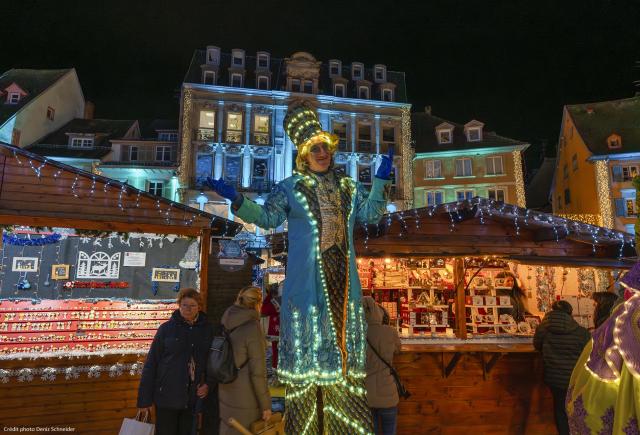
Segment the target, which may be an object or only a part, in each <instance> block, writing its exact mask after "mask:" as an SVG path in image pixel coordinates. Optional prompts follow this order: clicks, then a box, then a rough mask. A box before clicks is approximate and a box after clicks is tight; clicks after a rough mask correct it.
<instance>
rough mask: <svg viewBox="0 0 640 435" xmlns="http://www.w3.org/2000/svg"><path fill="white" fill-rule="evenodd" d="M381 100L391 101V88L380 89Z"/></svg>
mask: <svg viewBox="0 0 640 435" xmlns="http://www.w3.org/2000/svg"><path fill="white" fill-rule="evenodd" d="M382 101H393V90H392V89H383V90H382Z"/></svg>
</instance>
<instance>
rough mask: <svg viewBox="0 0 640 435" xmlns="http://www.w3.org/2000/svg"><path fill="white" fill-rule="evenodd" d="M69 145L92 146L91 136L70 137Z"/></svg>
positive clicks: (73, 146)
mask: <svg viewBox="0 0 640 435" xmlns="http://www.w3.org/2000/svg"><path fill="white" fill-rule="evenodd" d="M71 147H72V148H92V147H93V138H92V137H84V138H83V137H73V138H71Z"/></svg>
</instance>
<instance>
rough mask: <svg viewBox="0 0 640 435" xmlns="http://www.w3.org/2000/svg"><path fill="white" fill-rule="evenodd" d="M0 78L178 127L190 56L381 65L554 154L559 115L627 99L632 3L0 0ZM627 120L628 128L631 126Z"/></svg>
mask: <svg viewBox="0 0 640 435" xmlns="http://www.w3.org/2000/svg"><path fill="white" fill-rule="evenodd" d="M2 6H3V7H2V8H1V9H0V17H1V19H2V25H1V26H0V36H1V39H0V41H2V43H1V47H2V51H3V56H2V58H1V60H0V69H2V71H5V70H7V69H10V68H63V67H75V68H76V69H77V71H78V75H79V77H80V81H81V84H82V87H83V89H84V93H85V98H87V99H88V100H91V101H93V102H94V103H95V104H96V117H101V118H116V119H117V118H119V119H127V118H134V119H136V118H138V119H139V118H160V117H177V114H178V99H177V96H178V94H179V88H180V84H181V82H182V78H183V77H184V74H185V73H186V70H187V67H188V65H189V61H190V59H191V56H192V54H193V51H194V50H195V49H202V48H204V47H205V46H206V45H207V44H212V45H217V46H219V47H221V48H222V49H223V51H226V52H228V51H230V49H231V48H244V49H245V50H246V51H247V53H248V54H254V53H255V52H256V51H258V50H266V51H269V52H271V54H272V56H274V57H287V56H289V55H291V54H292V53H293V52H295V51H300V50H302V51H309V52H311V53H312V54H313V55H315V56H316V58H318V59H319V60H323V61H326V60H328V59H330V58H337V59H341V60H342V61H343V64H348V63H350V62H351V61H361V62H364V63H365V65H366V66H368V67H370V66H371V65H373V64H374V63H383V64H386V65H387V66H388V68H389V69H390V70H396V71H405V72H406V79H407V87H408V94H409V100H410V102H411V103H412V104H413V110H414V111H420V110H423V108H424V106H425V105H431V106H432V108H433V113H434V114H435V115H438V116H441V117H443V118H447V119H450V120H453V121H457V122H461V123H465V122H467V121H468V120H470V119H472V118H475V119H478V120H481V121H483V122H484V123H485V124H486V128H488V129H490V130H494V131H496V132H498V134H502V135H505V136H509V137H513V138H515V139H520V140H525V141H529V142H531V143H532V144H534V147H533V150H532V151H530V152H529V153H528V155H527V165H528V167H529V168H532V167H535V166H537V165H538V162H539V159H540V155H541V153H540V151H539V149H540V148H539V144H540V143H541V141H543V140H547V141H548V142H549V144H550V147H549V148H550V149H551V151H552V152H553V151H554V150H555V143H556V141H557V136H558V131H559V125H560V121H561V113H562V106H563V105H564V104H572V103H582V102H589V101H598V100H606V99H614V98H625V97H630V96H632V95H634V93H635V91H636V89H637V88H636V87H635V86H634V84H633V82H634V80H638V79H640V69H639V68H638V67H637V64H636V62H637V61H638V60H640V2H639V1H613V0H611V1H593V0H544V1H535V0H505V1H488V0H485V1H478V0H437V1H433V0H423V1H416V2H400V1H396V2H392V1H384V2H380V1H368V2H360V1H358V2H356V1H351V2H349V1H346V0H344V1H338V2H332V1H316V2H309V1H307V2H305V1H300V0H298V1H290V0H286V1H259V0H254V1H241V0H230V1H225V2H222V1H213V0H209V1H204V0H200V1H197V0H180V1H169V0H153V1H151V0H129V1H98V0H84V1H82V2H71V1H60V0H59V1H55V0H52V1H33V0H11V1H7V0H4V1H3V2H2ZM639 122H640V120H639Z"/></svg>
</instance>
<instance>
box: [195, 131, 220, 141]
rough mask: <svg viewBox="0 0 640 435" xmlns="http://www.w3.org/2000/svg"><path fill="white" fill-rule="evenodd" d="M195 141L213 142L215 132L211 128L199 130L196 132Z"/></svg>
mask: <svg viewBox="0 0 640 435" xmlns="http://www.w3.org/2000/svg"><path fill="white" fill-rule="evenodd" d="M196 138H197V140H204V141H215V140H216V131H215V129H213V128H199V129H197V130H196Z"/></svg>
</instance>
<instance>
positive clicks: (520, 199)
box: [511, 150, 527, 208]
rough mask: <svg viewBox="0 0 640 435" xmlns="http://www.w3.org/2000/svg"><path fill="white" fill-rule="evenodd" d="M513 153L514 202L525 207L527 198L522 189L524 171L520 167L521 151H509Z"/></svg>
mask: <svg viewBox="0 0 640 435" xmlns="http://www.w3.org/2000/svg"><path fill="white" fill-rule="evenodd" d="M511 154H512V155H513V173H514V175H515V178H516V204H517V205H518V207H522V208H525V207H526V206H527V199H526V196H525V189H524V171H523V169H522V151H520V150H515V151H513V152H512V153H511Z"/></svg>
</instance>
